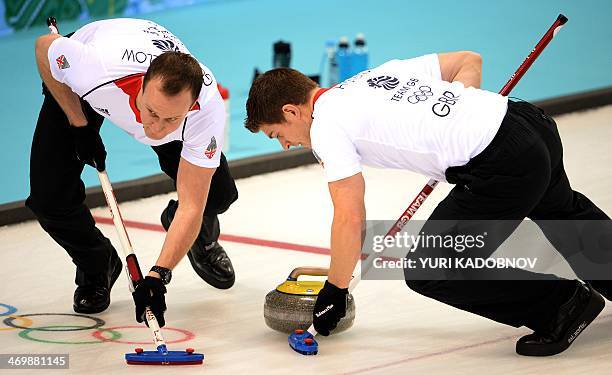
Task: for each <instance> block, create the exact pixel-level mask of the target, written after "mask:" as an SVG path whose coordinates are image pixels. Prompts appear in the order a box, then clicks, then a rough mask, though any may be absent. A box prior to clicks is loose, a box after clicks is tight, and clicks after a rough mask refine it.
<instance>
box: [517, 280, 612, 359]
mask: <svg viewBox="0 0 612 375" xmlns="http://www.w3.org/2000/svg"><path fill="white" fill-rule="evenodd" d="M577 283H579V285H578V286H577V287H576V291H575V292H574V294H573V295H572V297H571V298H570V299H569V301H567V302H566V303H565V304H563V305H562V306H561V307H560V308H559V312H558V313H557V316H556V317H555V318H554V320H553V321H552V322H551V329H550V330H549V331H548V332H534V333H532V334H530V335H527V336H523V337H521V338H520V339H519V340H518V341H517V342H516V352H517V353H518V354H520V355H526V356H538V357H542V356H550V355H555V354H559V353H561V352H562V351H564V350H565V349H567V348H569V346H570V345H571V344H572V342H574V340H575V339H576V338H577V337H578V335H580V334H581V333H582V332H583V331H584V330H585V328H586V327H587V326H588V325H589V324H591V322H592V321H593V320H594V319H595V318H596V317H597V315H599V313H600V312H601V310H603V308H604V305H605V302H604V299H603V298H602V297H601V295H600V294H599V293H597V292H596V291H595V290H594V289H593V288H592V287H591V286H590V285H588V284H586V285H585V284H582V283H581V282H579V281H577Z"/></svg>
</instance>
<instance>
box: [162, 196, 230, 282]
mask: <svg viewBox="0 0 612 375" xmlns="http://www.w3.org/2000/svg"><path fill="white" fill-rule="evenodd" d="M177 208H178V202H177V201H175V200H171V201H170V202H169V203H168V206H167V207H166V208H165V209H164V211H163V212H162V214H161V223H162V226H163V227H164V229H166V231H167V230H168V228H170V223H171V222H172V219H173V218H174V214H175V213H176V210H177ZM204 231H205V230H204V226H202V229H201V230H200V233H199V234H198V237H197V238H196V240H195V242H194V243H193V245H192V246H191V249H189V252H188V253H187V257H188V258H189V262H190V263H191V266H192V267H193V269H194V271H195V272H196V273H197V274H198V276H200V278H202V280H204V281H206V282H207V283H208V284H209V285H211V286H213V287H215V288H218V289H229V288H231V287H232V285H234V282H235V281H236V276H235V274H234V267H233V266H232V261H231V260H230V259H229V257H228V256H227V253H226V252H225V250H224V249H223V247H222V246H221V245H219V243H218V242H216V241H214V242H212V243H206V239H205V238H204Z"/></svg>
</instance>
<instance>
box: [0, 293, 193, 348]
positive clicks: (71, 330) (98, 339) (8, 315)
mask: <svg viewBox="0 0 612 375" xmlns="http://www.w3.org/2000/svg"><path fill="white" fill-rule="evenodd" d="M0 307H3V308H4V309H6V311H4V312H0V317H3V318H4V320H3V321H2V322H3V323H4V325H5V326H6V327H2V328H0V331H9V330H20V331H19V333H18V336H19V337H20V338H22V339H25V340H29V341H36V342H42V343H48V344H66V345H83V344H103V343H106V342H112V343H116V344H128V345H146V344H149V343H150V342H149V341H144V342H142V341H133V340H127V339H124V338H123V336H124V335H123V334H122V333H121V332H120V331H124V330H127V329H145V330H147V331H148V329H147V327H145V326H144V325H142V326H136V325H134V326H131V325H128V326H115V327H103V326H104V325H105V324H106V322H105V321H104V320H102V319H100V318H97V317H93V316H89V315H82V314H68V313H32V314H21V315H16V314H15V313H16V312H17V308H16V307H15V306H11V305H8V304H5V303H0ZM33 317H47V318H49V320H50V322H49V323H48V324H44V325H35V323H34V321H33V319H32V318H33ZM57 317H60V318H61V319H66V318H71V319H72V320H74V319H87V320H90V321H91V323H89V324H86V325H76V324H74V323H72V322H70V323H68V324H63V322H60V324H58V323H57V321H56V319H57ZM162 330H164V331H170V332H177V333H178V334H179V335H178V338H176V339H174V340H168V341H167V344H176V343H180V342H185V341H189V340H192V339H193V338H195V334H194V333H193V332H191V331H188V330H185V329H181V328H173V327H164V328H162ZM84 331H92V332H87V333H85V334H84V333H83V332H84ZM34 333H38V335H39V336H40V335H43V337H34V336H33V334H34ZM62 333H63V334H67V335H72V336H73V337H68V338H67V340H59V339H58V338H57V337H56V336H57V335H58V334H62ZM147 333H148V332H147ZM45 335H47V336H48V335H52V336H53V337H44V336H45ZM74 336H78V338H74Z"/></svg>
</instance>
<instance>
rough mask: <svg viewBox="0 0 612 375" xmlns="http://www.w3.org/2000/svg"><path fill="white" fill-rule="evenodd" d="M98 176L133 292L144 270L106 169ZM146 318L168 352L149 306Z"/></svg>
mask: <svg viewBox="0 0 612 375" xmlns="http://www.w3.org/2000/svg"><path fill="white" fill-rule="evenodd" d="M98 177H99V178H100V185H102V191H103V192H104V197H105V198H106V203H107V204H108V208H109V209H110V213H111V217H112V219H113V224H115V229H116V230H117V235H118V236H119V242H121V249H122V250H123V255H125V263H126V266H125V268H126V270H127V274H128V279H129V280H130V282H129V285H128V286H129V288H130V291H131V292H133V291H134V290H135V288H136V285H137V284H138V283H139V282H140V281H141V280H142V279H143V277H142V272H141V271H140V266H139V265H138V259H137V258H136V254H134V249H133V248H132V243H131V242H130V238H129V237H128V233H127V230H126V229H125V224H124V223H123V218H122V217H121V211H119V205H118V204H117V199H116V198H115V194H114V192H113V187H112V185H111V183H110V180H109V179H108V175H107V174H106V171H102V172H98ZM145 318H146V320H147V323H148V325H149V328H150V329H151V334H152V335H153V342H154V343H155V346H156V347H157V348H158V350H161V351H166V352H167V349H166V342H165V341H164V337H163V335H162V333H161V328H160V327H159V324H158V323H157V319H156V318H155V315H154V314H153V312H152V311H151V309H150V308H149V306H147V307H146V308H145Z"/></svg>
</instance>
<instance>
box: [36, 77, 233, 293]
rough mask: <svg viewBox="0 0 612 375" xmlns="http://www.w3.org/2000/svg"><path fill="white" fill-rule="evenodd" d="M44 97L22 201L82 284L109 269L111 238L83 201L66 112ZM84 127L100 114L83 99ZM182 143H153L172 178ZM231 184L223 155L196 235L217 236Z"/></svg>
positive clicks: (98, 119) (210, 238)
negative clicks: (61, 250)
mask: <svg viewBox="0 0 612 375" xmlns="http://www.w3.org/2000/svg"><path fill="white" fill-rule="evenodd" d="M43 93H44V94H45V99H44V102H43V105H42V108H41V110H40V113H39V116H38V122H37V124H36V130H35V131H34V138H33V141H32V150H31V155H30V196H29V197H28V198H27V200H26V206H27V207H29V208H30V209H31V210H32V211H33V212H34V214H35V215H36V217H37V219H38V222H39V223H40V225H41V226H42V228H43V229H44V230H45V231H46V232H47V233H49V235H50V236H51V237H52V238H53V239H54V240H55V242H57V243H58V244H59V245H60V246H61V247H63V248H64V249H65V250H66V252H67V253H68V255H70V257H71V258H72V261H73V262H74V264H75V265H76V266H77V275H76V279H75V282H76V283H77V285H84V284H86V283H88V282H90V281H91V280H92V279H96V278H97V277H98V275H101V274H104V275H105V274H106V273H107V272H108V271H109V267H110V264H111V261H112V260H113V259H114V258H115V259H116V258H117V257H118V256H117V252H116V250H115V249H114V248H113V246H112V245H111V243H110V241H109V240H108V239H107V238H106V237H104V235H103V234H102V233H101V232H100V231H99V230H98V229H97V228H96V226H95V222H94V219H93V217H92V216H91V213H90V211H89V209H88V208H87V206H86V205H85V204H84V203H83V202H84V200H85V185H84V183H83V181H82V180H81V172H82V171H83V167H84V164H83V163H82V162H80V161H79V160H78V159H77V157H76V153H75V145H74V140H73V138H72V134H71V131H70V125H69V123H68V119H67V118H66V115H65V114H64V112H63V111H62V109H61V108H60V106H59V105H58V104H57V102H56V101H55V99H54V98H53V96H52V95H51V94H50V93H49V92H48V91H47V90H46V89H44V88H43ZM82 107H83V111H84V112H85V115H86V116H87V119H88V121H89V126H95V127H97V128H98V129H99V128H100V127H101V126H102V122H103V121H104V118H103V117H102V116H100V115H98V114H97V113H96V112H95V111H94V110H93V109H92V108H91V107H90V106H89V104H87V102H85V101H82ZM181 147H182V142H180V141H175V142H172V143H169V144H166V145H162V146H157V147H153V149H154V150H155V152H156V153H157V155H158V158H159V163H160V166H161V168H162V170H163V171H164V172H165V173H166V174H167V175H168V176H170V178H172V179H173V180H174V181H175V183H176V176H177V171H178V163H179V160H180V152H181ZM237 197H238V192H237V190H236V185H235V183H234V180H233V178H232V176H231V175H230V172H229V167H228V165H227V160H226V159H225V156H224V155H223V154H222V155H221V165H220V166H219V167H218V168H217V170H216V172H215V174H214V175H213V178H212V182H211V187H210V192H209V196H208V200H207V203H206V208H205V212H204V223H203V226H202V230H201V234H202V235H203V236H204V238H205V239H206V240H207V243H208V242H213V241H216V240H217V238H218V236H219V222H218V219H217V215H218V214H220V213H222V212H225V211H226V210H227V209H228V208H229V206H230V205H231V204H232V203H233V202H234V201H235V200H236V199H237Z"/></svg>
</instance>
